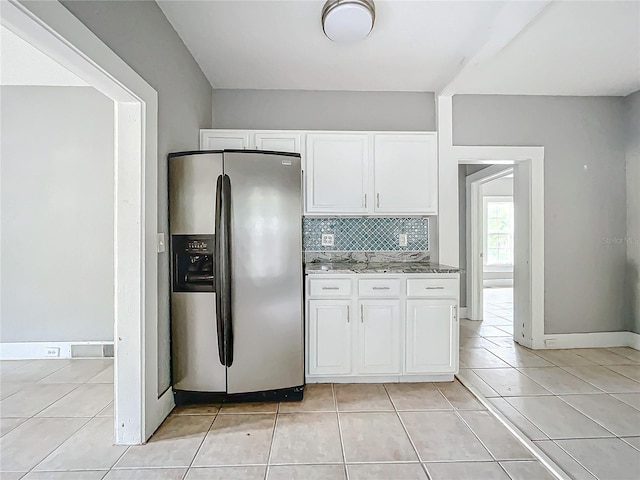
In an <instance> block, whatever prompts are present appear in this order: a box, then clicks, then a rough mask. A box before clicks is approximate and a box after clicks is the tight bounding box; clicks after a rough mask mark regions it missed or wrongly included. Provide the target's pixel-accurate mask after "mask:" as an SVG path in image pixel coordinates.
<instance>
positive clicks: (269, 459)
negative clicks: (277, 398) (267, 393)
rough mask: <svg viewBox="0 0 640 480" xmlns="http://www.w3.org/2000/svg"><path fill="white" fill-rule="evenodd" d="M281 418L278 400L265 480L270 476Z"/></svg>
mask: <svg viewBox="0 0 640 480" xmlns="http://www.w3.org/2000/svg"><path fill="white" fill-rule="evenodd" d="M303 395H304V393H303ZM279 418H280V402H278V406H277V407H276V416H275V418H274V419H273V431H272V432H271V442H270V443H269V453H267V466H266V468H265V469H264V480H267V477H268V476H269V468H270V466H271V453H272V452H273V442H274V441H275V439H276V429H277V428H278V419H279Z"/></svg>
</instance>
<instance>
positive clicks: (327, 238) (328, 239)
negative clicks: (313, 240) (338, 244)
mask: <svg viewBox="0 0 640 480" xmlns="http://www.w3.org/2000/svg"><path fill="white" fill-rule="evenodd" d="M334 245H335V243H334V236H333V233H323V234H322V246H323V247H333V246H334Z"/></svg>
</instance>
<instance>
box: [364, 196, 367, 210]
mask: <svg viewBox="0 0 640 480" xmlns="http://www.w3.org/2000/svg"><path fill="white" fill-rule="evenodd" d="M364 208H367V194H366V193H365V194H364Z"/></svg>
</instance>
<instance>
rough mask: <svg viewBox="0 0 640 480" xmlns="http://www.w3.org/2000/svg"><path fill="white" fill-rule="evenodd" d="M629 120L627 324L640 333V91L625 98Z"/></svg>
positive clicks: (627, 121)
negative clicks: (639, 277)
mask: <svg viewBox="0 0 640 480" xmlns="http://www.w3.org/2000/svg"><path fill="white" fill-rule="evenodd" d="M624 105H625V110H626V111H625V113H626V118H625V120H626V123H627V144H626V147H627V148H626V162H627V236H626V244H627V268H626V293H627V306H628V310H627V328H628V329H629V330H631V331H633V332H636V333H640V281H639V279H638V276H639V273H638V272H639V271H640V91H638V92H636V93H634V94H633V95H629V96H628V97H626V98H625V99H624Z"/></svg>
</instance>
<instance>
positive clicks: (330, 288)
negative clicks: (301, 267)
mask: <svg viewBox="0 0 640 480" xmlns="http://www.w3.org/2000/svg"><path fill="white" fill-rule="evenodd" d="M322 289H323V290H340V287H322Z"/></svg>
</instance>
